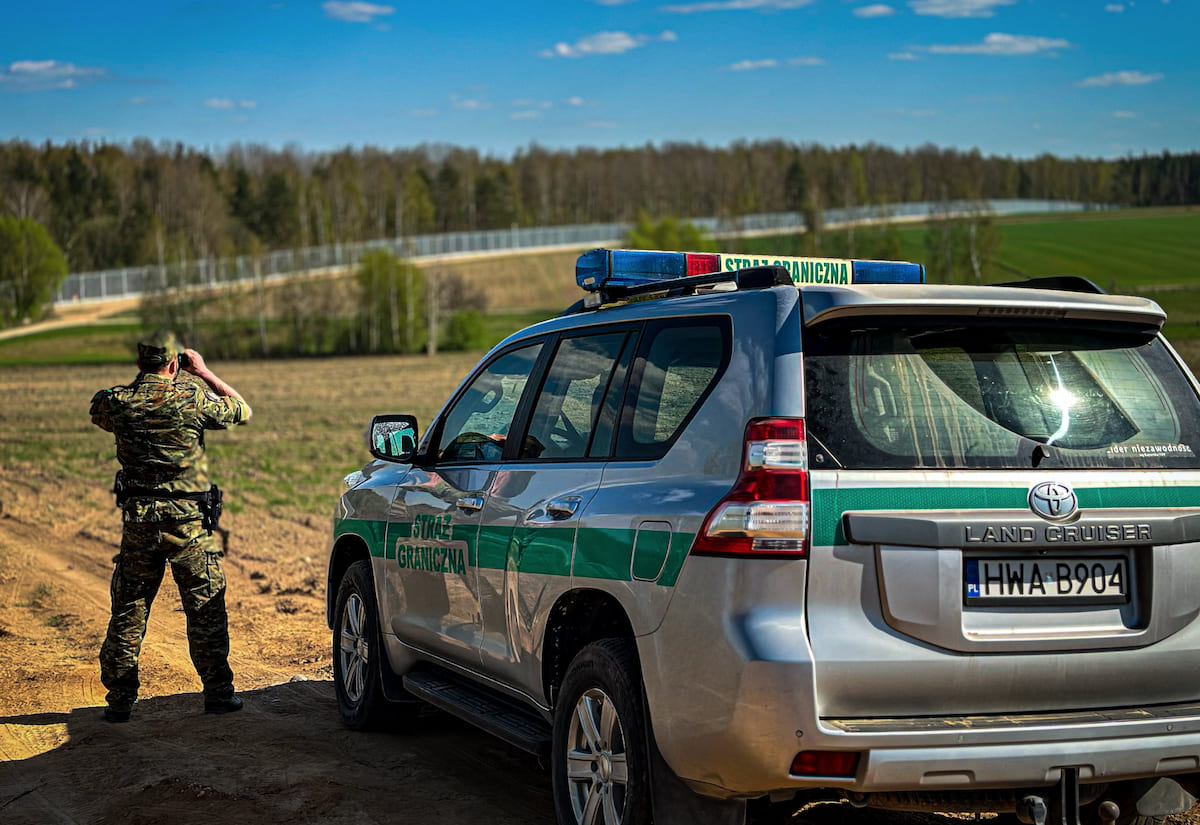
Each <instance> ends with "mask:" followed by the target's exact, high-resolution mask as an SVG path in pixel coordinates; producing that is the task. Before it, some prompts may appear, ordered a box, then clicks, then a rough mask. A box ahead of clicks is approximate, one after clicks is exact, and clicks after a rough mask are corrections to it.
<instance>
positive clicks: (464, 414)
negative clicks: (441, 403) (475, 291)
mask: <svg viewBox="0 0 1200 825" xmlns="http://www.w3.org/2000/svg"><path fill="white" fill-rule="evenodd" d="M541 349H542V344H541V343H540V342H539V343H537V344H534V345H532V346H528V347H523V348H521V349H518V350H513V351H512V352H509V353H507V354H505V355H502V356H500V357H499V358H497V359H496V360H495V361H493V362H492V363H491V364H489V365H488V366H487V367H486V368H485V369H484V371H483V372H481V373H479V375H477V376H475V380H474V381H472V382H471V385H470V386H469V387H468V388H467V390H466V392H464V393H463V394H462V396H460V397H459V399H458V401H456V402H455V404H454V406H453V407H451V408H450V411H449V412H448V413H447V414H446V418H445V423H444V424H443V425H442V432H441V436H440V437H439V438H438V448H437V456H438V460H439V461H499V460H500V458H501V455H502V454H503V452H504V442H505V440H506V439H507V438H508V431H509V429H510V428H511V427H512V423H513V417H514V416H515V415H516V413H517V404H518V403H520V401H521V394H522V393H523V392H524V391H525V384H526V383H527V382H528V381H529V374H530V373H531V372H533V368H534V365H535V364H537V358H538V353H540V352H541Z"/></svg>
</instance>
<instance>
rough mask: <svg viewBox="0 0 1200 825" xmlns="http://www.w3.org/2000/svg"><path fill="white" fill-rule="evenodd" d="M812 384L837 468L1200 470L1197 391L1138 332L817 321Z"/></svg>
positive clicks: (817, 424) (808, 341) (821, 439)
mask: <svg viewBox="0 0 1200 825" xmlns="http://www.w3.org/2000/svg"><path fill="white" fill-rule="evenodd" d="M805 388H806V393H807V399H806V400H807V408H808V414H807V423H808V428H809V432H810V433H811V435H812V437H813V438H814V440H815V441H816V442H817V443H816V444H814V445H813V448H814V449H815V450H817V451H818V452H821V451H822V449H821V448H823V452H824V453H825V454H826V455H827V456H828V459H832V461H833V462H834V463H835V465H839V466H842V467H847V468H863V469H866V468H879V469H891V468H919V467H928V468H975V467H989V468H1027V467H1031V466H1033V467H1036V466H1056V467H1085V468H1111V467H1138V468H1146V469H1160V468H1161V469H1167V468H1191V467H1200V460H1198V459H1197V452H1198V451H1200V426H1198V422H1200V415H1198V413H1200V404H1198V402H1197V398H1196V394H1195V393H1194V392H1193V390H1192V387H1191V384H1190V383H1189V381H1188V379H1187V377H1186V376H1185V375H1184V374H1183V372H1182V371H1181V370H1180V368H1179V367H1178V365H1177V364H1176V362H1175V360H1174V358H1172V356H1171V354H1170V353H1169V352H1168V351H1167V349H1166V347H1164V346H1163V344H1162V342H1161V341H1160V340H1159V339H1158V338H1156V337H1151V336H1147V335H1145V334H1143V333H1129V334H1119V333H1116V332H1112V331H1106V332H1097V331H1089V330H1073V329H1070V328H1063V329H1051V328H1046V327H1024V328H1021V327H999V326H988V325H983V324H971V325H962V324H958V325H955V326H943V327H940V328H931V327H930V326H928V325H922V326H920V327H919V328H918V327H911V328H906V327H902V326H897V327H891V328H876V329H866V330H854V329H832V330H826V329H825V328H824V327H819V328H817V330H807V331H806V333H805ZM822 460H826V459H825V458H824V457H822Z"/></svg>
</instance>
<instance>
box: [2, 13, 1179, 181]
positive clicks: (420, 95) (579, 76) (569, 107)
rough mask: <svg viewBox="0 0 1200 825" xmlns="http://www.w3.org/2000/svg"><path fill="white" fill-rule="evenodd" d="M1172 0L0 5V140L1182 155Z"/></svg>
mask: <svg viewBox="0 0 1200 825" xmlns="http://www.w3.org/2000/svg"><path fill="white" fill-rule="evenodd" d="M1198 32H1200V9H1198V3H1197V2H1196V0H1136V2H1135V1H1134V0H1070V1H1069V2H1067V0H1060V1H1059V2H1050V0H557V2H516V0H514V1H513V2H507V3H506V2H496V1H495V0H492V1H491V2H477V0H443V2H441V3H407V2H399V0H390V2H389V1H388V0H379V2H329V1H327V2H322V0H238V2H231V1H230V0H178V2H175V1H173V0H157V2H149V0H124V2H120V3H114V2H103V1H102V0H87V1H86V2H84V1H82V0H39V2H30V1H29V0H0V140H8V139H14V138H15V139H23V140H29V141H33V142H36V143H40V142H42V141H46V140H50V141H53V142H56V143H59V142H65V141H78V140H85V139H86V140H91V141H106V142H117V143H121V142H126V141H129V140H132V139H133V138H136V137H147V138H150V139H151V140H153V141H155V142H158V141H162V140H167V141H182V142H184V143H187V144H190V145H193V146H197V147H201V148H207V149H210V150H216V151H219V150H221V149H222V148H224V147H227V146H229V145H231V144H234V143H263V144H267V145H270V146H275V147H279V146H284V145H286V144H294V145H296V146H298V147H300V148H301V149H305V150H327V149H333V148H337V147H341V146H347V145H350V146H362V145H367V144H370V145H375V146H381V147H386V148H392V147H406V146H415V145H417V144H420V143H430V142H440V143H452V144H456V145H460V146H471V147H475V148H478V149H479V150H481V151H483V152H485V153H488V154H492V155H497V156H501V157H507V156H508V155H510V154H511V153H512V152H513V151H514V150H516V149H519V148H521V147H525V146H529V145H530V144H531V143H535V142H536V143H537V144H539V145H542V146H548V147H556V148H557V147H568V148H569V147H575V146H595V147H611V146H622V145H624V146H632V145H640V144H644V143H646V142H653V143H662V142H666V141H689V142H692V141H698V142H703V143H706V144H708V145H726V144H728V143H731V142H733V141H736V140H759V139H772V138H781V139H784V140H788V141H793V142H798V143H818V144H823V145H828V146H842V145H846V144H849V143H859V144H862V143H867V142H875V143H879V144H882V145H886V146H892V147H896V148H906V147H914V146H919V145H921V144H923V143H927V142H928V143H933V144H935V145H938V146H945V147H956V148H959V149H971V148H978V149H979V150H980V151H982V152H984V153H986V154H1002V155H1013V156H1016V157H1030V156H1034V155H1037V154H1040V153H1042V152H1050V153H1053V154H1057V155H1061V156H1077V155H1078V156H1087V157H1116V156H1121V155H1126V154H1129V153H1133V154H1141V153H1143V152H1151V153H1155V152H1160V151H1162V150H1164V149H1166V150H1170V151H1172V152H1186V151H1194V150H1197V149H1200V59H1198V58H1197V57H1196V45H1195V42H1194V41H1195V38H1196V36H1197V33H1198Z"/></svg>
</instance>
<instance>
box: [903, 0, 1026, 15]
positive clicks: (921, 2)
mask: <svg viewBox="0 0 1200 825" xmlns="http://www.w3.org/2000/svg"><path fill="white" fill-rule="evenodd" d="M1016 2H1017V0H912V2H910V3H909V4H908V6H909V8H911V9H912V10H913V11H914V12H916V13H917V14H923V15H926V16H928V17H947V18H959V17H995V16H996V12H995V11H994V9H995V7H996V6H1011V5H1013V4H1014V3H1016Z"/></svg>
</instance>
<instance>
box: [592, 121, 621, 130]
mask: <svg viewBox="0 0 1200 825" xmlns="http://www.w3.org/2000/svg"><path fill="white" fill-rule="evenodd" d="M620 125H621V124H620V123H617V122H616V121H615V120H589V121H588V122H587V123H585V124H584V126H586V127H588V128H589V129H616V128H617V127H618V126H620Z"/></svg>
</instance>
